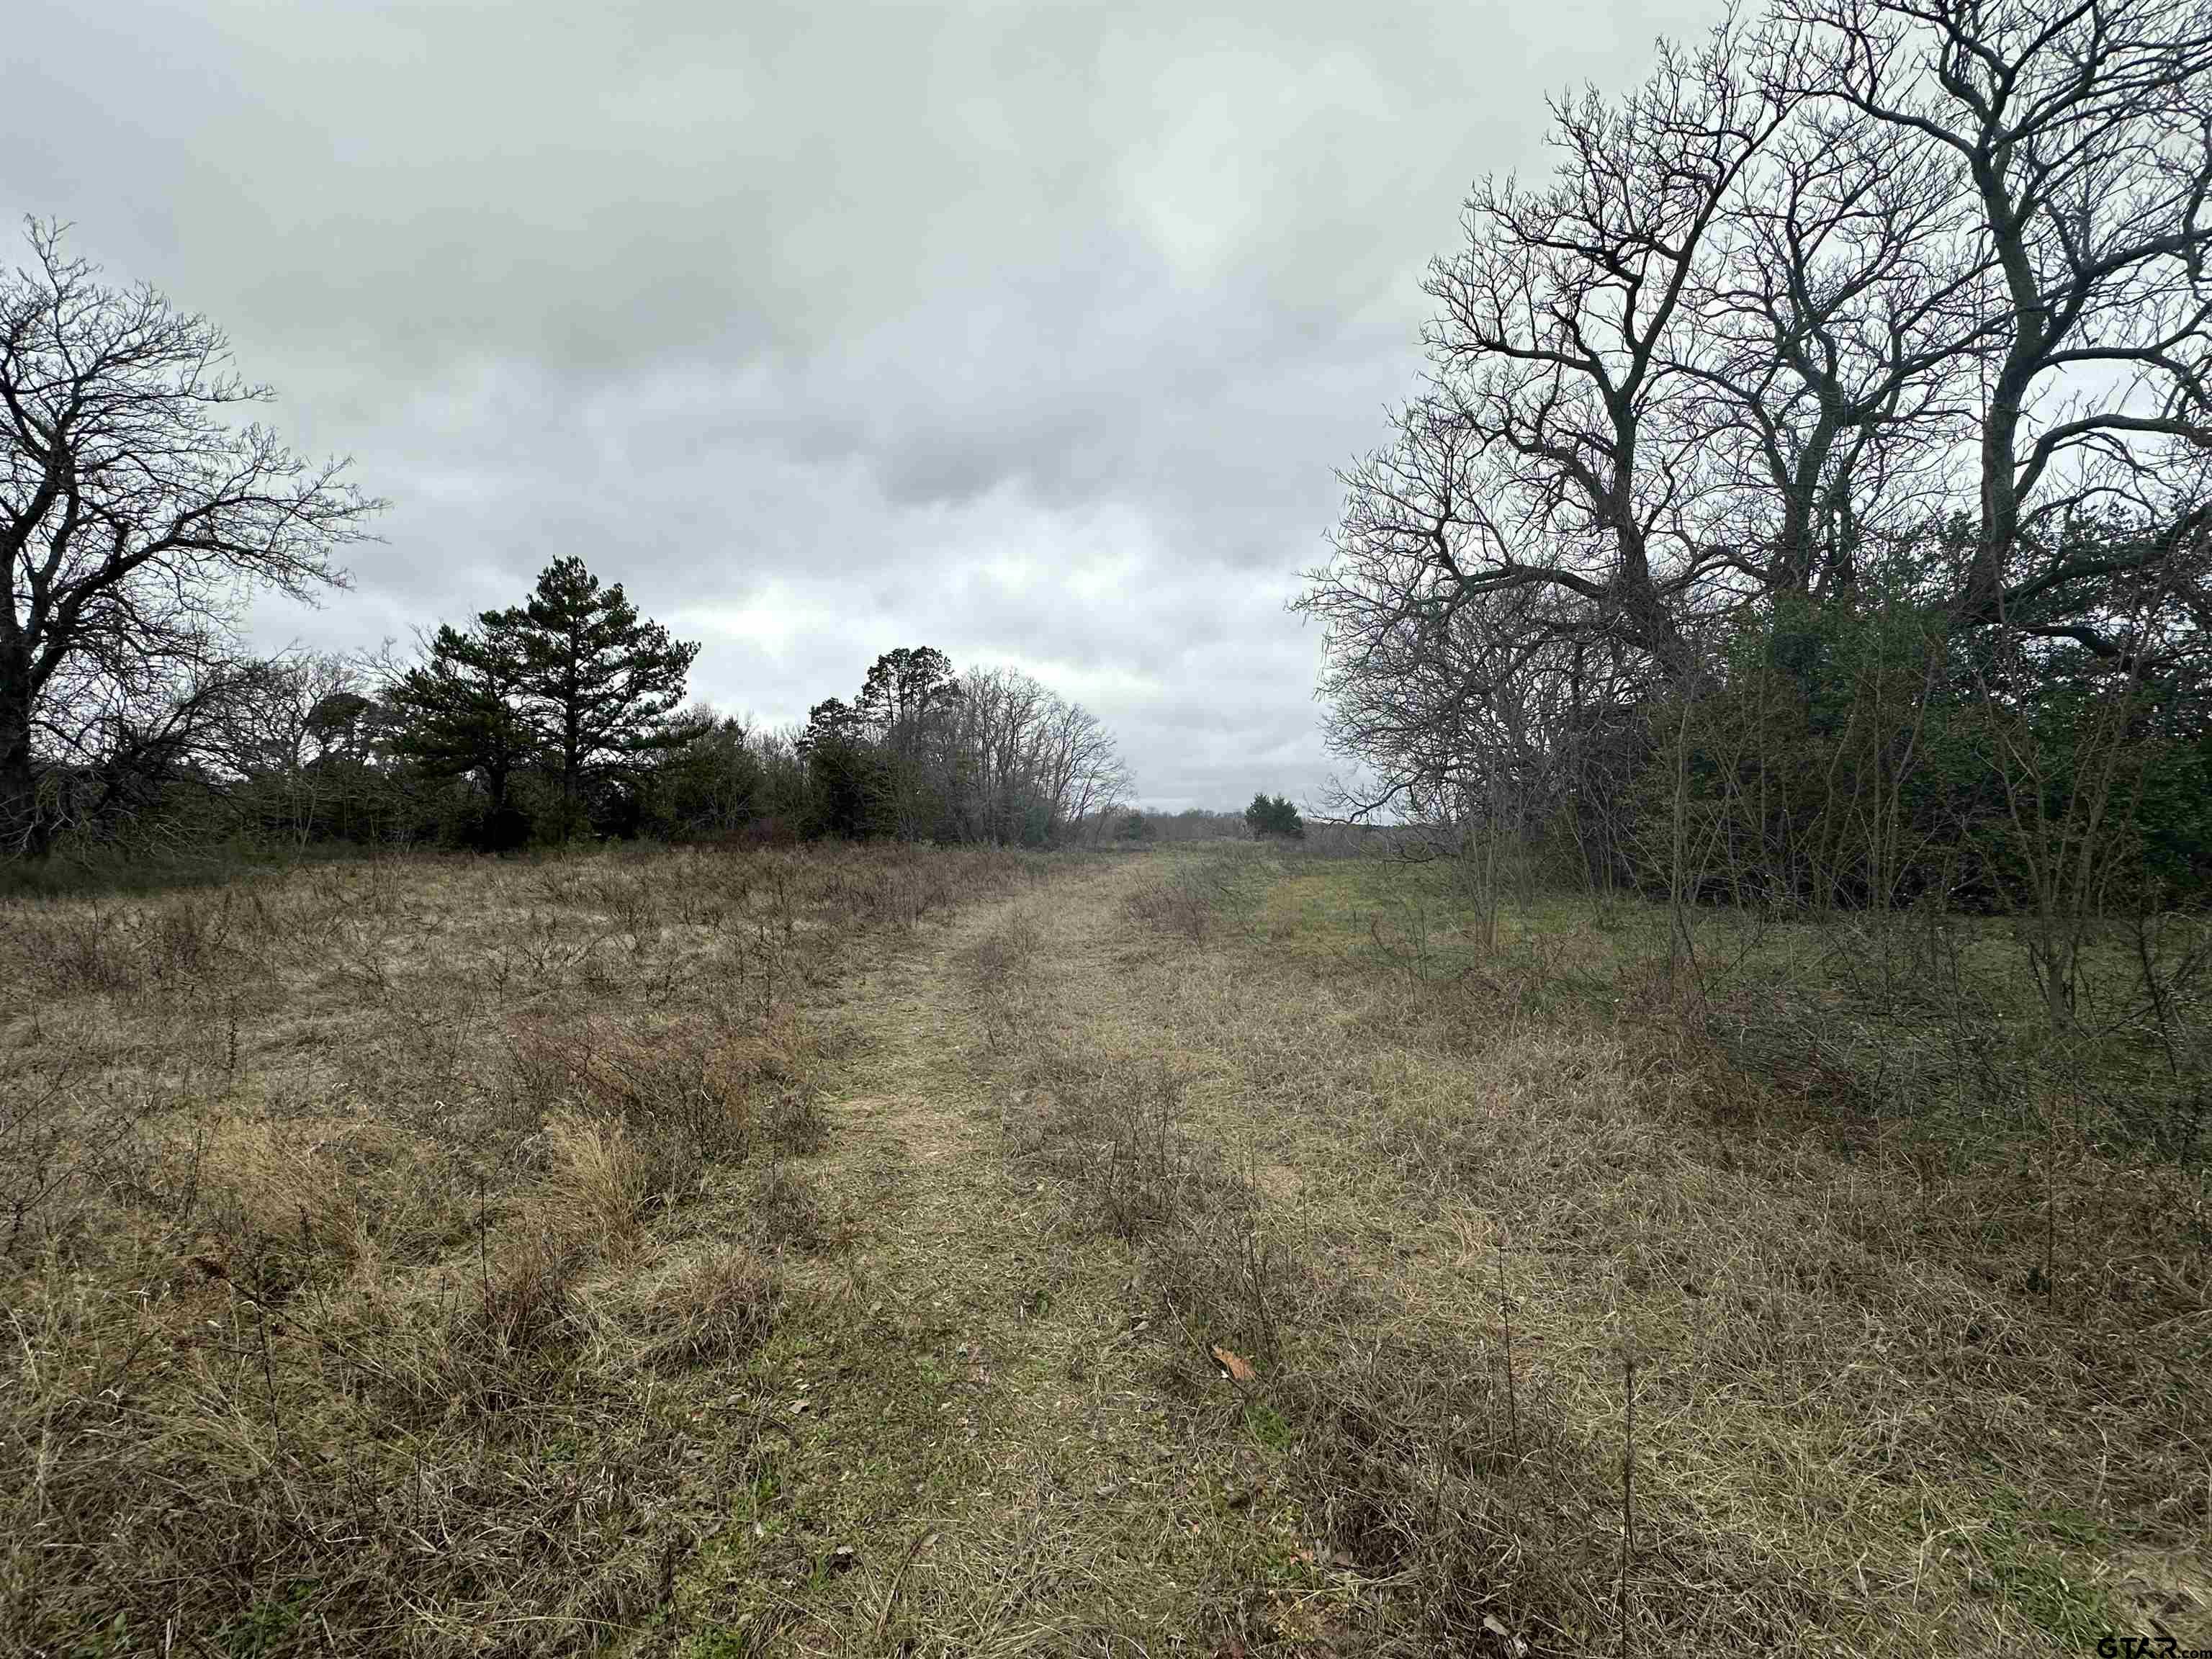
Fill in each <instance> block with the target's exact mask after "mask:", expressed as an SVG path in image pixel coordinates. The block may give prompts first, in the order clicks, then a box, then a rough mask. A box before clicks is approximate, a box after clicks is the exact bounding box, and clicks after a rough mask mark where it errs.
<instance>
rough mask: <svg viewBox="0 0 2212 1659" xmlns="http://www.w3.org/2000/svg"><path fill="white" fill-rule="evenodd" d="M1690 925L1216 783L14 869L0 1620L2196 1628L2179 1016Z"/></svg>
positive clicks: (1438, 1631)
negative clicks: (1280, 823) (804, 833)
mask: <svg viewBox="0 0 2212 1659" xmlns="http://www.w3.org/2000/svg"><path fill="white" fill-rule="evenodd" d="M1708 932H1709V935H1710V936H1709V937H1708V938H1707V939H1705V945H1704V948H1705V964H1706V965H1705V967H1704V968H1703V969H1701V971H1700V973H1699V975H1698V976H1697V978H1696V979H1695V981H1690V980H1688V979H1686V976H1685V975H1680V974H1669V973H1668V972H1667V971H1666V965H1667V949H1666V937H1667V935H1666V929H1665V924H1664V921H1663V919H1660V920H1655V919H1654V918H1652V917H1651V916H1650V915H1647V914H1646V913H1644V911H1643V910H1641V909H1640V908H1638V907H1635V906H1632V905H1613V906H1604V905H1598V906H1593V905H1589V904H1579V903H1576V904H1571V903H1568V902H1565V901H1548V900H1547V901H1545V902H1541V903H1535V904H1530V905H1526V906H1522V907H1521V908H1517V909H1515V910H1513V911H1511V912H1510V914H1509V915H1507V916H1506V918H1505V919H1504V924H1503V925H1502V926H1501V927H1500V928H1499V929H1498V932H1497V933H1496V936H1495V937H1492V936H1491V934H1490V933H1489V932H1488V930H1486V929H1484V928H1481V927H1478V926H1476V925H1475V924H1474V921H1473V920H1472V919H1471V917H1470V915H1469V914H1468V908H1467V906H1466V905H1465V904H1464V903H1463V902H1462V900H1461V898H1460V897H1459V896H1457V895H1455V892H1454V891H1453V890H1452V889H1451V888H1450V886H1449V882H1448V881H1447V880H1445V879H1444V878H1442V877H1441V876H1439V875H1438V874H1437V872H1434V871H1433V870H1413V871H1408V870H1404V869H1400V868H1396V867H1394V866H1389V865H1386V864H1382V863H1378V862H1370V861H1366V860H1329V859H1320V858H1315V857H1311V856H1305V855H1299V854H1292V853H1287V852H1278V851H1272V850H1268V849H1264V848H1254V847H1249V846H1243V847H1238V846H1196V847H1189V848H1176V849H1174V850H1172V851H1158V852H1152V853H1147V854H1132V855H1116V856H1113V857H1102V856H1096V855H1092V856H1075V855H1066V854H1058V855H1052V856H1050V857H1043V856H1024V855H1018V854H1000V853H989V852H973V853H968V852H953V851H939V852H918V851H886V850H875V849H850V850H812V851H807V852H804V853H781V852H764V853H747V854H704V853H698V854H694V853H649V854H648V853H640V854H591V855H588V856H577V857H574V858H567V859H559V860H544V861H540V862H532V863H494V862H485V861H469V860H428V859H425V860H397V861H390V862H379V863H374V864H363V865H356V866H331V867H328V868H323V869H316V870H302V871H296V872H290V873H285V874H270V875H261V876H256V877H252V878H241V879H240V881H238V882H237V883H234V884H232V885H230V886H228V887H219V888H207V889H201V890H191V891H182V892H177V893H173V894H168V895H164V896H154V897H149V898H142V899H135V900H128V901H125V900H116V899H105V900H98V901H94V900H92V899H88V898H42V899H18V900H13V901H7V902H0V940H4V943H0V987H4V997H5V1000H4V1002H0V1025H4V1030H5V1039H6V1040H5V1043H4V1047H3V1048H0V1091H4V1092H0V1237H4V1241H5V1247H6V1255H5V1260H4V1263H0V1271H4V1275H5V1276H4V1279H0V1307H4V1311H5V1316H6V1320H7V1328H6V1333H5V1334H6V1336H7V1339H8V1341H9V1361H8V1364H7V1368H6V1370H5V1371H4V1372H0V1378H4V1380H3V1381H0V1650H21V1651H25V1652H27V1653H32V1654H37V1655H54V1656H59V1655H72V1656H74V1655H94V1654H124V1653H147V1654H157V1653H207V1654H219V1655H276V1654H301V1655H305V1654H320V1653H330V1652H338V1653H397V1654H409V1655H426V1656H427V1655H447V1654H453V1655H459V1654H518V1655H520V1654H532V1653H545V1652H563V1653H580V1652H606V1653H611V1654H618V1655H639V1656H645V1655H684V1656H693V1659H734V1656H740V1655H753V1654H783V1653H789V1654H846V1653H851V1654H869V1655H884V1656H891V1655H916V1656H921V1655H929V1656H945V1659H951V1656H976V1659H981V1656H1013V1655H1029V1654H1048V1655H1060V1654H1064V1655H1097V1656H1139V1655H1146V1656H1149V1655H1170V1654H1188V1655H1200V1656H1255V1659H1256V1656H1282V1659H1291V1656H1297V1659H1319V1656H1324V1655H1353V1654H1376V1655H1385V1654H1388V1655H1414V1654H1425V1653H1438V1652H1451V1653H1467V1654H1498V1655H1521V1654H1529V1655H1567V1654H1584V1653H1592V1654H1595V1653H1603V1654H1619V1653H1632V1654H1646V1655H1652V1654H1724V1653H1762V1654H1764V1653H1776V1654H1814V1653H1825V1654H1882V1655H1889V1654H1893V1655H1899V1656H1904V1655H1913V1656H1921V1655H1927V1654H1931V1653H1960V1654H2023V1655H2029V1654H2047V1653H2070V1652H2085V1651H2087V1652H2094V1651H2096V1650H2097V1643H2098V1641H2099V1639H2100V1638H2101V1637H2104V1636H2106V1635H2113V1636H2116V1637H2124V1636H2137V1637H2146V1638H2148V1637H2154V1636H2156V1635H2158V1634H2160V1632H2166V1633H2170V1634H2171V1635H2172V1636H2173V1637H2174V1638H2176V1640H2177V1642H2178V1644H2179V1646H2181V1647H2183V1648H2188V1647H2191V1646H2207V1647H2212V1551H2208V1544H2207V1535H2208V1525H2207V1522H2208V1513H2207V1511H2208V1505H2212V1406H2208V1402H2207V1390H2206V1389H2205V1388H2204V1387H2203V1381H2204V1378H2205V1373H2206V1360H2207V1356H2208V1352H2212V1307H2208V1294H2212V1276H2208V1269H2207V1258H2206V1251H2207V1247H2208V1244H2212V1192H2208V1185H2207V1181H2206V1177H2205V1175H2204V1173H2203V1170H2204V1165H2203V1156H2202V1149H2201V1148H2199V1147H2197V1146H2196V1145H2195V1142H2194V1141H2193V1140H2191V1139H2186V1138H2179V1139H2178V1138H2177V1137H2178V1136H2179V1131H2178V1130H2176V1129H2175V1128H2174V1127H2173V1125H2174V1124H2175V1123H2177V1122H2179V1121H2182V1120H2183V1118H2184V1117H2185V1115H2186V1111H2187V1109H2189V1107H2190V1103H2191V1101H2192V1100H2193V1101H2196V1102H2197V1103H2200V1104H2201V1101H2202V1078H2203V1065H2202V1061H2203V1052H2202V1049H2201V1047H2191V1046H2190V1042H2191V1039H2188V1037H2187V1033H2188V1031H2190V1030H2196V1029H2197V1027H2194V1026H2191V1025H2189V1024H2188V1023H2187V1022H2186V1021H2181V1022H2179V1023H2176V1022H2174V1021H2172V1020H2169V1021H2168V1022H2167V1023H2166V1024H2164V1025H2162V1026H2161V1028H2160V1038H2159V1042H2157V1043H2155V1044H2154V1043H2152V1042H2149V1041H2148V1039H2144V1040H2135V1039H2136V1038H2137V1037H2140V1036H2141V1034H2140V1033H2135V1034H2133V1035H2132V1036H2130V1033H2128V1032H2122V1034H2121V1036H2120V1037H2119V1038H2116V1039H2115V1040H2114V1041H2113V1042H2111V1043H2108V1044H2106V1047H2105V1048H2103V1049H2100V1053H2099V1056H2098V1060H2099V1065H2098V1069H2097V1070H2096V1071H2095V1073H2093V1075H2092V1074H2091V1073H2087V1072H2085V1071H2082V1070H2081V1069H2080V1068H2078V1067H2077V1068H2076V1069H2075V1071H2073V1072H2069V1071H2067V1070H2066V1069H2065V1068H2064V1067H2063V1066H2057V1065H2056V1064H2054V1063H2051V1056H2050V1055H2049V1054H2045V1052H2043V1050H2042V1049H2041V1048H2039V1047H2038V1045H2037V1041H2036V1039H2035V1038H2034V1037H2033V1035H2032V1033H2029V1032H2027V1030H2026V1028H2025V1027H2022V1026H2019V1024H2018V1021H2017V1019H2016V1018H2015V1015H2014V1014H2013V1012H2011V1011H2012V1009H2013V1008H2014V1001H2013V1000H2011V997H2010V993H2009V992H2008V990H2007V988H2006V984H2007V975H2008V973H2009V972H2010V970H2009V969H2008V968H2007V967H2006V965H2005V963H2006V960H2007V958H2006V957H2005V954H2004V950H2003V941H2002V936H2001V933H1999V932H1998V930H1996V929H1994V928H1983V929H1974V928H1966V927H1961V929H1960V937H1959V938H1956V939H1954V938H1951V937H1949V936H1948V934H1947V935H1946V936H1945V937H1944V939H1941V940H1939V939H1937V933H1936V930H1935V929H1934V928H1932V927H1931V928H1930V929H1929V931H1928V933H1927V938H1926V939H1924V940H1922V941H1920V943H1919V944H1917V945H1916V944H1914V943H1913V942H1912V941H1911V940H1910V939H1902V938H1900V939H1898V940H1891V939H1886V938H1885V939H1881V940H1877V941H1875V945H1876V946H1878V947H1879V948H1873V947H1869V948H1863V949H1856V950H1852V951H1838V948H1837V945H1836V941H1835V939H1834V938H1833V937H1832V936H1831V935H1830V934H1816V933H1814V932H1813V931H1812V930H1809V929H1803V930H1792V929H1790V928H1759V927H1752V926H1751V925H1749V924H1748V923H1746V924H1741V925H1738V924H1732V923H1729V922H1727V921H1725V920H1724V919H1723V920H1721V921H1715V922H1712V923H1711V924H1710V925H1709V928H1708ZM1655 941H1656V957H1655V950H1654V945H1655ZM1863 943H1864V941H1862V944H1863ZM1893 945H1894V946H1895V947H1896V948H1895V949H1894V950H1893V949H1892V946H1893ZM1914 951H1918V953H1919V954H1918V955H1917V956H1915V955H1914V954H1913V952H1914ZM1869 963H1875V964H1877V965H1878V967H1879V969H1880V971H1879V972H1878V973H1873V974H1872V976H1871V978H1870V977H1869V973H1870V970H1869ZM1915 963H1917V967H1916V966H1915V965H1914V964H1915ZM1931 964H1933V966H1931ZM1936 967H1940V968H1941V969H1942V973H1943V974H1944V975H1948V977H1947V978H1946V980H1945V982H1946V983H1947V984H1948V986H1949V987H1950V988H1951V993H1952V994H1950V995H1949V996H1948V998H1947V999H1944V1000H1941V1001H1940V1002H1938V1001H1935V1000H1930V999H1929V998H1928V997H1926V996H1925V995H1923V994H1921V993H1922V992H1923V991H1924V990H1925V987H1926V984H1927V982H1928V981H1929V975H1930V974H1931V973H1932V972H1934V971H1935V968H1936ZM1876 981H1878V982H1876ZM1969 989H1971V990H1972V993H1973V998H1974V1000H1973V1001H1972V1008H1973V1009H1974V1011H1975V1013H1976V1019H1975V1021H1974V1022H1973V1023H1972V1025H1971V1027H1970V1026H1969V1025H1968V1024H1966V1023H1964V1022H1962V1020H1961V1019H1960V1016H1959V1010H1960V1008H1961V1007H1962V1006H1967V1004H1966V1000H1965V999H1966V992H1967V990H1969ZM2028 1000H2032V999H2028ZM2168 1012H2172V1011H2168ZM2008 1020H2012V1021H2014V1024H2012V1025H2008V1023H2007V1022H2008ZM2115 1029H2118V1028H2117V1027H2116V1028H2115ZM2176 1031H2180V1032H2181V1033H2182V1035H2183V1040H2182V1041H2181V1042H2180V1044H2179V1047H2177V1046H2176V1037H2175V1033H2176ZM2069 1079H2072V1081H2070V1082H2069ZM2146 1102H2148V1103H2151V1106H2150V1107H2146V1106H2145V1104H2144V1103H2146ZM2152 1107H2154V1108H2155V1110H2154V1111H2152V1110H2151V1108H2152ZM2146 1113H2149V1115H2150V1116H2152V1117H2154V1118H2155V1120H2156V1121H2155V1122H2152V1121H2148V1118H2147V1117H2146ZM1217 1349H1218V1350H1219V1351H1220V1355H1221V1356H1222V1357H1217V1355H1216V1352H1215V1350H1217Z"/></svg>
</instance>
